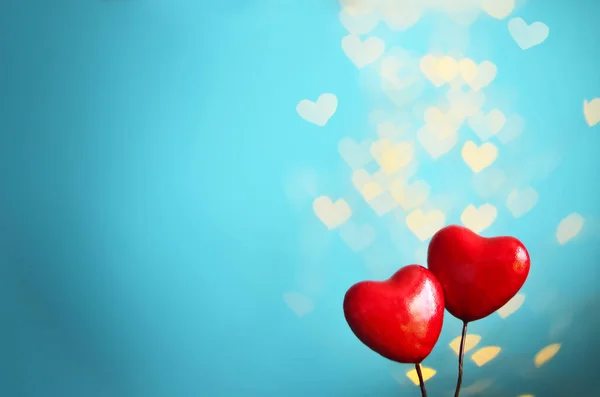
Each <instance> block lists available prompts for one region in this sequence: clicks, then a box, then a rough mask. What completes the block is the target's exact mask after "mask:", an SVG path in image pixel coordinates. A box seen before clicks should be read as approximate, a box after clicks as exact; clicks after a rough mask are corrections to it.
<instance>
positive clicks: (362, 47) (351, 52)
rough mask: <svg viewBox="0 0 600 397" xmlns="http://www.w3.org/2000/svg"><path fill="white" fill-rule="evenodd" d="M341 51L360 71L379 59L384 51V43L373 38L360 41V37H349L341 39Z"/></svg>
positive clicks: (377, 38)
mask: <svg viewBox="0 0 600 397" xmlns="http://www.w3.org/2000/svg"><path fill="white" fill-rule="evenodd" d="M342 49H343V50H344V53H345V54H346V56H347V57H348V58H349V59H350V60H351V61H352V62H353V63H354V65H356V67H357V68H359V69H362V68H364V67H365V66H367V65H370V64H372V63H373V62H375V61H377V60H378V59H379V57H381V55H382V54H383V52H384V51H385V43H384V41H383V40H381V39H380V38H379V37H375V36H371V37H369V38H367V39H366V40H364V41H362V40H361V39H360V37H358V36H354V35H350V36H346V37H344V38H343V39H342Z"/></svg>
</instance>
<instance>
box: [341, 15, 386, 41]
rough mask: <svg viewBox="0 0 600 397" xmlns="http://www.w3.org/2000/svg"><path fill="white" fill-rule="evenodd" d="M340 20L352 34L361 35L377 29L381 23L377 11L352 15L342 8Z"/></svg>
mask: <svg viewBox="0 0 600 397" xmlns="http://www.w3.org/2000/svg"><path fill="white" fill-rule="evenodd" d="M340 22H341V23H342V25H343V26H344V28H346V30H347V31H348V32H349V33H350V34H353V35H356V36H361V35H364V34H367V33H369V32H370V31H372V30H373V29H375V27H376V26H377V24H379V16H378V15H377V13H375V12H370V13H366V14H361V15H351V14H350V13H348V11H347V10H342V11H341V12H340Z"/></svg>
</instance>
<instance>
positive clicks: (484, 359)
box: [471, 346, 502, 367]
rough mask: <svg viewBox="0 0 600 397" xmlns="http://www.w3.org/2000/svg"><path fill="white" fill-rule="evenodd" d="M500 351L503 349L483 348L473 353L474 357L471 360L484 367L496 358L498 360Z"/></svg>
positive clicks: (496, 347)
mask: <svg viewBox="0 0 600 397" xmlns="http://www.w3.org/2000/svg"><path fill="white" fill-rule="evenodd" d="M500 351H502V348H500V347H498V346H487V347H482V348H481V349H479V350H477V351H476V352H475V353H473V355H472V356H471V360H473V362H475V364H477V366H478V367H482V366H484V365H485V364H487V363H489V362H490V361H492V360H493V359H494V358H496V356H497V355H498V354H499V353H500Z"/></svg>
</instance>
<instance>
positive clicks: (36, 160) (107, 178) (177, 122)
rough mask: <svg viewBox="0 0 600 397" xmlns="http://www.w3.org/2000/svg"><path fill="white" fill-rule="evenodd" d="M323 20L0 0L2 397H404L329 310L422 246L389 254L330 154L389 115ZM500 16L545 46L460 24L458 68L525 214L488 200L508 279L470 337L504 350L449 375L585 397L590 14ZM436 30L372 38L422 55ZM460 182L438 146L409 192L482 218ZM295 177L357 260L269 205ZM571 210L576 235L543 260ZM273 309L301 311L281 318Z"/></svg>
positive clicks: (196, 7)
mask: <svg viewBox="0 0 600 397" xmlns="http://www.w3.org/2000/svg"><path fill="white" fill-rule="evenodd" d="M339 12H340V5H339V3H338V2H336V1H334V0H318V1H317V0H304V1H300V0H263V1H260V0H228V1H211V2H207V1H202V0H171V1H166V0H162V1H161V0H121V1H119V0H112V1H99V0H98V1H95V0H78V1H74V0H54V1H41V0H3V1H2V2H1V3H0V129H1V131H0V164H1V167H0V178H1V179H0V180H1V181H2V192H1V193H0V225H1V227H0V231H1V236H0V237H1V240H0V248H1V250H0V314H1V317H0V318H1V320H2V323H1V324H2V327H1V328H0V341H1V342H0V395H1V396H7V397H42V396H43V397H101V396H102V397H104V396H109V397H138V396H139V397H167V396H168V397H192V396H206V397H213V396H215V397H220V396H223V397H229V396H257V397H258V396H260V397H268V396H289V397H295V396H298V397H299V396H340V397H342V396H343V397H361V396H365V397H367V396H375V395H376V396H401V395H402V396H417V395H418V389H417V388H416V387H415V386H414V385H412V383H410V381H409V380H408V378H407V377H406V376H405V375H404V373H405V372H406V371H407V370H409V369H410V366H401V365H394V364H392V363H389V362H388V361H386V360H385V359H383V358H381V357H379V356H378V355H376V354H374V353H373V352H371V351H369V350H368V349H366V348H365V347H364V346H362V345H361V344H360V343H359V342H358V341H357V340H356V338H355V337H354V336H353V335H352V334H351V332H350V330H349V329H348V327H347V325H346V323H345V321H344V318H343V314H342V310H341V303H342V299H343V294H344V292H345V291H346V289H347V288H348V287H349V286H350V285H351V284H353V283H354V282H357V281H359V280H362V279H367V278H373V277H375V276H374V274H373V272H372V271H371V270H369V268H368V267H366V266H365V261H366V259H365V258H371V257H372V256H373V255H375V256H377V257H378V260H377V262H378V263H379V264H380V266H381V267H380V268H379V276H378V277H379V278H382V277H384V276H386V275H389V274H391V273H392V272H393V270H394V269H396V268H398V267H400V266H402V265H405V264H407V263H411V262H414V261H415V258H414V251H415V249H418V248H419V247H420V246H421V245H422V244H421V242H419V241H418V240H416V239H415V237H414V236H413V235H411V234H410V232H408V233H406V232H405V230H404V229H405V228H404V229H401V228H399V229H398V230H397V233H396V234H395V240H394V239H390V237H389V233H388V231H387V229H386V228H387V227H388V226H389V225H388V226H385V225H384V224H383V223H382V221H381V220H380V219H379V218H378V217H377V216H376V215H374V214H373V212H372V211H370V210H369V208H368V206H365V205H364V202H361V198H360V196H357V193H356V192H355V191H353V190H352V183H351V182H350V180H351V179H350V178H351V170H350V169H349V168H348V167H347V165H346V164H344V162H343V160H342V159H341V158H340V156H339V154H338V142H339V141H340V140H341V139H342V138H343V137H345V136H349V137H353V138H355V139H356V140H360V139H363V138H366V137H369V136H370V137H372V136H373V134H374V133H373V131H374V129H373V124H372V120H370V118H369V115H370V114H371V112H372V111H373V110H374V109H375V108H377V109H379V108H383V109H384V110H385V111H388V112H389V111H392V110H390V109H394V107H393V106H392V107H388V108H386V106H389V104H387V103H386V102H385V101H384V100H383V99H381V97H380V96H377V95H376V93H374V90H372V89H370V88H369V87H372V84H371V77H372V76H371V75H369V72H367V71H366V69H365V70H359V69H357V68H356V66H355V65H353V64H352V62H350V61H349V59H348V58H347V57H346V55H345V54H344V52H343V51H342V48H341V45H340V42H341V39H342V37H344V36H345V35H347V34H348V33H347V32H346V31H345V29H344V27H343V26H342V24H341V23H340V20H339V17H338V14H339ZM515 15H518V16H521V17H523V18H524V19H526V20H528V21H534V20H541V21H543V22H544V23H546V24H547V25H548V26H549V27H550V35H549V37H548V39H547V40H546V41H545V42H544V43H542V44H541V45H539V46H537V47H535V48H532V49H530V50H527V51H522V50H521V49H520V48H519V47H518V46H517V45H516V44H515V42H514V41H513V40H512V39H511V37H510V36H509V35H508V32H507V28H506V21H496V20H492V19H489V18H488V19H484V18H482V19H480V20H478V21H476V22H475V23H474V24H473V25H472V26H471V27H470V37H471V39H470V43H469V45H468V46H467V47H465V54H464V55H465V56H468V57H471V58H473V59H476V60H483V59H490V60H492V61H493V62H494V63H495V64H496V65H497V67H498V76H497V78H496V80H495V82H494V87H498V88H497V95H496V96H497V97H498V98H500V99H499V103H504V104H505V105H508V106H509V107H510V110H512V111H516V112H518V113H519V114H521V115H522V117H523V118H524V119H525V120H526V123H527V128H526V130H525V132H524V133H523V135H522V137H520V138H519V139H520V140H519V141H517V143H516V144H513V145H512V146H511V148H510V149H506V150H504V152H503V153H504V154H503V155H502V156H501V157H500V158H499V160H498V162H499V164H500V166H502V167H504V168H505V169H507V170H510V169H512V170H516V171H519V172H518V174H520V175H521V177H523V178H524V179H525V180H526V182H527V183H530V184H532V185H534V187H535V189H536V190H537V192H538V193H539V201H538V203H537V205H536V206H535V207H534V208H533V209H532V210H531V211H530V212H529V213H527V214H526V215H524V216H523V217H521V218H519V219H515V218H514V217H512V216H511V215H510V213H509V212H507V210H506V208H505V207H503V201H502V200H503V199H501V198H500V199H498V200H499V201H497V202H493V201H492V203H493V204H494V205H496V206H497V208H498V217H497V220H496V222H495V223H494V224H493V225H492V226H491V227H490V228H489V229H488V230H486V232H485V233H484V235H494V234H514V235H516V236H518V237H519V238H521V239H522V240H523V241H524V242H525V244H526V245H527V246H528V247H529V249H530V253H531V256H532V271H531V275H530V279H529V280H528V282H527V284H526V285H525V287H524V289H523V293H524V294H525V296H526V297H527V299H526V301H525V303H524V305H523V307H522V308H520V309H519V310H518V311H517V312H515V313H514V314H512V315H511V316H510V317H508V318H506V319H502V318H500V317H499V316H497V315H493V316H491V317H489V318H488V319H485V320H482V321H480V322H477V323H474V324H473V325H472V329H471V331H472V332H473V333H476V334H478V335H481V336H482V338H483V339H482V342H481V346H484V345H494V346H499V347H501V348H502V352H501V354H500V355H499V356H498V357H497V358H496V359H495V360H493V361H491V362H490V363H489V364H487V365H485V366H483V367H481V368H479V367H477V366H476V365H474V364H473V362H472V361H469V360H467V363H466V368H465V371H466V378H465V386H469V385H471V384H473V383H475V382H477V381H482V382H484V384H485V382H487V383H488V387H487V388H486V390H485V391H482V392H481V394H482V395H486V396H496V395H497V396H515V397H516V396H518V395H522V394H533V395H535V396H539V397H543V396H563V395H587V396H593V395H600V385H598V380H597V373H598V372H597V371H598V370H597V365H598V354H600V341H599V339H598V333H599V332H600V320H599V319H598V318H599V317H598V312H599V310H600V300H599V299H598V281H599V277H598V276H599V273H598V272H599V271H598V264H599V261H600V250H599V248H598V247H599V242H600V241H599V239H598V237H599V236H600V234H599V232H600V227H599V225H600V223H599V222H598V221H599V219H600V218H599V217H600V185H599V184H598V172H599V170H600V156H599V155H598V151H599V150H600V129H599V128H600V126H595V127H589V126H588V125H587V124H586V122H585V120H584V117H583V110H582V103H583V100H584V99H589V100H591V99H592V98H594V97H598V96H600V25H598V21H599V19H598V18H599V17H600V3H598V2H596V1H591V0H576V1H566V0H562V1H557V0H553V1H534V0H531V1H529V2H527V3H521V4H519V8H518V10H517V11H515ZM435 26H437V25H436V21H435V20H434V19H431V20H430V19H426V18H425V19H423V20H422V21H421V22H420V23H419V24H418V25H416V26H415V27H414V28H412V29H410V30H407V31H405V32H401V33H393V34H391V33H390V32H389V31H385V30H383V29H382V28H381V27H378V28H376V30H375V31H374V32H375V33H374V34H378V35H380V36H381V37H382V38H383V39H384V40H385V41H386V45H388V44H389V43H392V44H390V46H392V45H398V46H402V47H404V48H407V49H409V50H410V51H414V52H417V53H421V54H425V53H427V51H429V45H430V41H428V39H427V37H428V34H429V33H430V32H431V31H432V30H434V28H435ZM323 92H331V93H335V95H336V96H337V98H338V100H339V105H338V109H337V112H336V113H335V114H334V116H333V117H332V118H331V119H330V121H329V122H328V123H327V125H326V126H325V127H323V128H320V127H318V126H315V125H314V124H310V123H308V122H306V121H305V120H303V119H302V118H300V117H299V116H298V114H297V113H296V105H297V103H298V102H299V101H300V100H302V99H311V100H315V99H316V98H317V96H318V95H320V94H321V93H323ZM491 95H492V96H493V93H492V94H491ZM396 109H397V108H396ZM465 134H467V133H465ZM471 134H472V133H471ZM460 139H461V142H462V141H463V140H464V139H463V138H462V137H461V138H460ZM469 139H472V138H469ZM422 158H425V157H422ZM548 159H549V160H548ZM557 159H559V160H560V161H559V160H557ZM442 164H445V165H442ZM548 164H550V165H548ZM453 167H454V168H453ZM544 167H545V168H544ZM467 171H468V168H465V167H464V163H462V159H461V158H460V154H459V150H458V149H455V151H454V152H452V153H450V154H448V156H447V157H445V158H444V159H443V160H442V159H440V160H438V161H437V162H433V161H431V160H430V161H429V162H426V161H423V162H422V167H421V168H420V169H419V176H420V177H422V178H423V179H425V180H427V181H428V183H429V184H430V185H431V186H432V187H434V188H435V189H437V190H436V191H439V192H442V193H443V192H446V191H450V192H453V194H454V193H457V194H458V196H459V197H458V198H457V199H456V200H458V201H459V202H460V204H459V207H460V206H462V208H464V206H465V205H466V204H468V203H470V202H473V203H475V204H477V205H479V204H481V203H482V201H481V200H479V201H478V200H477V199H476V195H475V193H474V192H473V190H472V189H471V187H470V183H469V178H470V177H469V172H470V171H469V172H467ZM299 174H301V175H305V174H308V175H312V176H313V177H314V178H313V179H314V181H313V182H314V184H313V185H314V189H315V191H316V192H317V195H328V196H330V197H332V198H336V199H337V198H339V197H342V196H343V197H346V199H347V200H348V202H349V203H350V205H351V207H353V208H360V209H357V210H355V211H354V214H353V218H355V217H356V218H357V219H359V222H368V223H370V224H372V225H374V227H375V228H376V230H377V238H376V240H375V242H374V243H373V244H372V246H370V247H369V248H367V249H366V250H365V251H361V252H353V251H352V250H351V249H349V247H348V246H347V245H346V244H345V243H344V241H342V239H340V237H339V235H338V233H337V232H336V231H329V230H327V228H325V227H324V226H323V224H322V223H321V222H319V220H318V219H317V217H316V216H315V213H314V211H313V209H312V197H309V198H306V197H303V196H302V194H296V195H293V194H292V195H290V189H289V187H290V184H291V185H294V183H293V181H294V178H295V177H296V176H297V175H299ZM292 190H293V189H292ZM453 197H454V196H453ZM461 200H462V201H461ZM572 212H577V213H579V214H581V215H582V216H583V217H584V219H585V225H584V228H583V229H582V231H581V233H580V234H579V235H578V236H577V237H576V238H574V239H573V240H572V241H570V242H568V243H567V244H564V245H560V244H558V243H557V242H556V239H555V237H554V234H555V231H556V228H557V225H558V223H559V222H560V220H561V219H563V218H564V217H565V216H567V215H568V214H570V213H572ZM460 213H461V211H460V208H459V209H457V208H455V207H452V208H448V209H447V223H460ZM397 224H398V225H400V226H402V222H397ZM398 240H401V243H400V244H397V241H398ZM403 242H404V243H403ZM369 255H370V256H369ZM290 291H291V292H296V293H297V294H301V296H303V297H304V299H305V302H304V304H305V306H306V305H307V306H308V307H309V308H311V309H312V311H310V313H308V314H306V315H304V316H298V315H296V313H295V312H294V311H293V310H290V308H289V307H288V306H287V305H286V301H285V300H284V299H283V298H282V296H284V294H285V293H287V292H290ZM288 303H289V302H288ZM459 332H460V324H459V323H458V321H457V320H454V319H452V318H451V317H450V316H447V318H446V324H445V328H444V332H443V334H442V337H441V338H440V342H439V344H438V346H437V347H436V349H435V350H434V352H433V354H432V356H431V357H430V358H428V359H427V360H426V361H425V365H426V366H427V367H430V368H434V369H435V370H436V371H437V373H436V375H435V376H434V377H433V378H431V379H430V380H429V381H428V382H427V385H428V389H429V393H430V395H433V396H442V395H447V394H448V393H449V392H450V391H451V390H452V388H453V384H454V382H455V375H456V355H455V354H454V353H453V352H452V350H451V349H450V348H449V347H448V343H449V342H450V341H451V340H452V339H453V338H454V337H455V336H457V335H458V334H459ZM553 343H560V344H561V350H560V351H559V353H558V354H557V355H556V357H555V358H554V359H553V360H551V361H550V362H548V363H547V364H546V365H545V366H543V367H541V368H535V367H534V365H533V357H534V356H535V354H536V353H537V352H538V351H539V350H540V349H542V348H543V347H544V346H546V345H549V344H553ZM480 385H481V384H480ZM473 390H474V391H473ZM470 392H471V394H476V393H477V388H476V387H475V388H473V389H472V390H471V391H470ZM444 393H446V394H444ZM468 394H469V391H467V392H466V393H465V395H468Z"/></svg>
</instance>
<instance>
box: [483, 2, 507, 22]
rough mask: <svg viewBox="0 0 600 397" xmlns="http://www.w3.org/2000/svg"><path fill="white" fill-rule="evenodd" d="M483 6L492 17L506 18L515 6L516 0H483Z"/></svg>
mask: <svg viewBox="0 0 600 397" xmlns="http://www.w3.org/2000/svg"><path fill="white" fill-rule="evenodd" d="M481 8H483V11H485V12H486V13H487V14H488V15H490V16H491V17H494V18H496V19H504V18H506V17H507V16H509V15H510V14H511V12H512V11H513V9H514V8H515V0H482V1H481Z"/></svg>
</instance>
